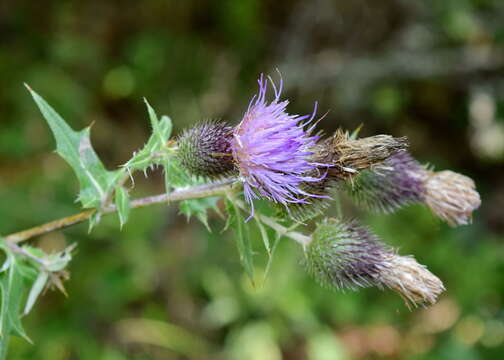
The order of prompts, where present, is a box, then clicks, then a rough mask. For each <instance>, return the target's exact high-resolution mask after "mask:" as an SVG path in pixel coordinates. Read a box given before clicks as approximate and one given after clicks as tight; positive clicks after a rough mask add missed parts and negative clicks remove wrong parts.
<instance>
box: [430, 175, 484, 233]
mask: <svg viewBox="0 0 504 360" xmlns="http://www.w3.org/2000/svg"><path fill="white" fill-rule="evenodd" d="M426 175H427V176H426V180H425V183H424V187H425V200H424V201H425V203H426V204H427V206H429V208H430V209H431V211H432V212H433V213H434V214H436V215H437V216H438V217H440V218H441V219H443V220H445V221H446V222H447V223H448V224H449V225H451V226H457V225H466V224H469V223H470V222H471V218H472V212H473V211H474V210H476V209H477V208H478V207H479V206H480V205H481V199H480V196H479V194H478V192H477V191H476V188H475V185H474V181H473V180H472V179H471V178H469V177H467V176H464V175H462V174H458V173H456V172H453V171H449V170H446V171H440V172H432V171H427V172H426Z"/></svg>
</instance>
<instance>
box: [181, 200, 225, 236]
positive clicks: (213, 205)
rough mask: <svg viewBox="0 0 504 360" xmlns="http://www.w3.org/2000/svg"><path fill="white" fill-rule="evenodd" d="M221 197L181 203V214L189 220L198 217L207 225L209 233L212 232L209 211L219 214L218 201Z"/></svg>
mask: <svg viewBox="0 0 504 360" xmlns="http://www.w3.org/2000/svg"><path fill="white" fill-rule="evenodd" d="M218 200H219V197H217V196H213V197H208V198H202V199H192V200H184V201H181V202H180V206H179V209H180V212H181V213H182V214H184V215H185V216H186V217H187V220H189V219H190V218H191V216H196V217H197V218H198V220H199V221H201V222H202V223H203V225H205V227H206V228H207V229H208V231H211V229H210V226H209V225H208V214H207V211H208V210H209V209H213V210H215V211H217V212H219V208H218V207H217V201H218Z"/></svg>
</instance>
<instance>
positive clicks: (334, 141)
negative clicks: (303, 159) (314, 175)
mask: <svg viewBox="0 0 504 360" xmlns="http://www.w3.org/2000/svg"><path fill="white" fill-rule="evenodd" d="M407 147H408V140H407V139H406V138H405V137H400V138H395V137H393V136H390V135H375V136H370V137H365V138H360V139H351V137H350V136H349V134H348V132H344V131H342V130H337V131H336V132H335V133H334V135H333V136H332V137H330V138H329V139H327V140H325V141H323V142H322V143H321V144H320V146H319V147H318V148H317V150H316V151H317V153H316V156H317V160H318V161H319V162H321V163H329V164H332V165H333V167H332V168H330V170H329V171H330V176H331V177H333V178H338V179H342V178H348V177H349V176H352V175H355V174H357V173H358V172H359V171H362V170H365V169H369V168H371V167H373V166H374V165H376V164H379V163H381V162H382V161H384V160H386V159H388V158H389V157H390V156H392V155H394V154H397V153H399V152H401V151H404V150H406V149H407Z"/></svg>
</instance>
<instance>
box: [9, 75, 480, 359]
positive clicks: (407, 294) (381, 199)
mask: <svg viewBox="0 0 504 360" xmlns="http://www.w3.org/2000/svg"><path fill="white" fill-rule="evenodd" d="M258 83H259V91H258V94H257V95H255V96H254V97H253V98H252V100H251V102H250V104H249V106H248V108H247V110H246V111H245V112H244V115H243V118H242V119H241V121H240V122H239V123H238V124H236V125H235V126H232V125H229V124H226V123H223V122H219V121H206V122H202V123H199V124H196V125H195V126H194V127H192V128H190V129H187V130H185V131H184V132H183V133H182V134H181V135H179V136H178V137H176V138H172V137H171V130H172V122H171V119H170V118H169V117H167V116H162V117H161V118H158V116H157V114H156V112H155V111H154V109H153V108H152V107H151V106H150V105H149V103H148V102H147V101H145V103H146V106H147V112H148V116H149V119H150V124H151V127H152V135H151V137H150V138H149V139H148V140H147V142H146V144H145V146H144V147H143V148H142V149H140V150H139V151H137V152H135V153H134V154H133V156H132V158H131V159H130V160H129V161H127V162H126V163H125V164H123V165H121V166H119V167H118V169H116V170H112V171H110V170H107V169H106V168H105V166H104V165H103V163H102V162H101V160H100V158H99V157H98V155H97V154H96V152H95V151H94V150H93V148H92V145H91V142H90V129H89V128H86V129H84V130H81V131H74V130H73V129H72V128H70V126H69V125H68V124H67V123H66V122H65V120H64V119H63V118H62V117H61V116H60V115H59V114H58V113H57V112H56V111H55V110H54V109H53V108H52V107H51V106H50V105H49V104H48V103H47V102H46V101H45V100H44V99H43V98H42V97H40V96H39V95H38V94H37V93H36V92H35V91H33V90H32V89H31V88H30V87H28V86H27V88H28V90H29V92H30V93H31V95H32V97H33V99H34V100H35V103H36V105H37V106H38V108H39V109H40V111H41V113H42V115H43V117H44V118H45V120H46V121H47V123H48V125H49V127H50V129H51V131H52V133H53V135H54V137H55V140H56V150H57V152H58V154H59V155H61V157H63V159H64V160H65V161H66V162H67V163H68V164H69V165H70V166H71V167H72V169H73V171H74V173H75V175H76V177H77V180H78V182H79V185H80V191H79V194H78V196H77V199H78V201H79V202H80V203H81V205H82V208H83V209H84V210H83V211H82V212H80V213H78V214H75V215H70V216H68V217H65V218H62V219H57V220H54V221H52V222H49V223H46V224H42V225H39V226H36V227H33V228H31V229H27V230H23V231H20V232H17V233H14V234H10V235H5V236H3V237H0V248H1V250H2V251H3V253H4V254H5V257H4V262H3V264H2V265H1V267H0V289H1V293H2V297H1V312H0V359H4V358H5V357H6V352H7V345H8V341H9V336H10V335H17V336H22V337H24V338H25V339H27V340H29V338H28V336H27V334H26V333H25V331H24V329H23V326H22V324H21V317H22V316H24V315H27V314H28V313H30V311H31V310H32V308H33V306H34V304H35V303H36V300H37V298H38V297H39V296H40V294H41V293H42V292H43V291H44V289H46V288H57V289H59V290H61V291H62V292H65V288H64V281H66V280H68V278H69V267H70V265H69V264H70V263H71V260H72V258H73V256H74V252H73V249H74V248H75V247H76V244H75V243H74V244H71V245H70V246H68V247H67V248H65V249H62V250H61V251H59V252H56V253H51V254H48V253H45V252H44V251H43V250H42V249H40V248H36V247H32V246H30V245H28V244H26V241H28V240H30V239H33V238H36V237H37V236H40V235H42V234H45V233H47V232H50V231H57V230H59V229H62V228H65V227H68V226H71V225H73V224H77V223H80V222H84V221H88V222H89V230H90V231H91V230H92V229H93V228H94V227H95V226H97V225H98V224H99V222H100V220H101V218H102V217H103V216H105V215H108V214H111V213H117V214H118V217H119V224H120V226H122V225H124V224H125V223H126V222H127V221H128V220H129V217H130V212H131V210H132V209H135V208H139V207H145V206H151V205H155V204H168V203H173V202H178V203H179V206H180V211H181V213H183V214H185V215H186V216H188V217H191V216H195V217H196V218H197V219H199V220H200V221H201V222H203V223H204V224H205V226H207V227H208V221H207V211H208V210H209V209H219V204H221V201H222V202H223V203H224V204H223V205H224V206H223V207H224V208H225V210H226V212H227V221H226V224H225V229H227V228H231V229H233V230H234V232H235V238H236V243H237V249H238V253H239V259H240V262H241V263H242V265H243V268H244V270H245V272H246V273H247V275H248V276H249V277H250V279H251V280H252V281H253V279H254V264H253V260H254V259H253V249H252V243H251V240H250V231H253V229H257V230H258V232H259V233H260V234H261V236H262V238H263V241H264V245H265V248H266V251H267V253H268V255H269V256H270V261H271V256H272V253H273V249H274V247H275V244H276V242H277V241H278V239H280V238H281V237H285V238H288V239H291V240H293V241H295V242H297V243H299V244H300V245H301V251H302V253H303V254H304V261H303V262H304V264H305V267H306V270H307V272H308V274H310V275H311V276H312V277H313V278H314V279H315V280H316V281H318V282H319V283H320V284H321V285H323V286H327V287H330V288H333V289H336V290H345V289H349V290H358V289H360V288H363V287H371V286H373V287H377V288H380V289H391V290H393V291H395V292H397V293H398V294H399V295H400V296H401V297H402V298H403V299H404V300H405V302H406V304H407V305H408V307H412V306H417V305H429V304H433V303H435V302H436V300H437V299H438V297H439V296H440V295H441V293H442V292H443V291H444V290H445V289H444V286H443V283H442V282H441V280H440V279H438V278H437V277H436V276H435V275H434V274H432V273H431V272H429V270H427V267H426V266H424V265H420V264H419V263H418V262H417V261H416V260H415V258H414V257H413V256H404V255H399V254H398V251H397V250H396V249H393V248H391V247H390V246H388V245H386V244H385V243H384V242H382V241H381V240H380V239H379V238H378V237H377V236H376V235H374V234H373V233H372V232H371V231H370V230H369V229H367V228H366V227H365V226H363V225H361V224H359V223H358V222H357V221H355V220H353V221H347V220H344V219H343V218H341V217H340V218H337V219H327V218H325V219H324V218H323V219H322V220H320V219H318V220H314V219H315V218H317V217H323V215H324V214H323V213H324V209H325V207H326V206H327V204H330V203H331V201H334V200H337V198H338V196H339V192H341V191H342V190H343V191H347V192H348V193H350V194H351V195H352V197H353V198H354V199H355V200H356V203H357V204H358V205H363V206H365V207H367V208H369V209H371V210H381V211H385V212H391V211H393V210H396V209H398V208H400V207H402V206H406V205H408V204H410V203H423V204H425V205H427V207H428V208H429V209H430V210H431V211H432V213H433V214H434V215H435V216H437V217H439V218H440V219H441V220H443V221H446V222H447V223H448V224H449V225H451V226H457V225H463V224H467V223H469V222H470V221H471V217H472V212H473V211H474V210H476V209H477V208H478V207H479V205H480V198H479V194H478V193H477V191H476V190H475V186H474V183H473V181H472V180H471V179H469V178H468V177H466V176H464V175H461V174H457V173H454V172H452V171H441V172H434V171H433V170H432V169H430V168H428V167H426V166H424V165H421V164H420V163H419V162H418V161H416V160H415V159H413V157H412V156H411V155H410V154H409V153H408V152H407V147H408V143H407V140H406V139H405V138H394V137H392V136H389V135H376V136H371V137H365V138H358V136H357V135H358V132H354V133H352V134H350V133H348V132H346V131H343V130H338V131H336V133H335V134H333V135H331V136H327V137H325V136H324V135H323V134H322V133H320V132H317V131H316V124H317V116H316V110H317V105H316V104H315V107H314V110H313V111H312V112H311V113H310V114H309V115H292V114H289V113H288V112H287V106H288V104H289V102H288V100H284V99H282V98H281V97H282V80H280V82H279V83H278V84H275V83H274V82H273V80H272V79H271V78H269V77H268V78H265V77H264V76H262V75H261V77H260V78H259V80H258ZM270 89H271V90H272V92H273V94H272V96H268V94H269V92H268V90H270ZM270 98H271V99H270ZM152 167H161V168H162V169H163V172H164V177H165V192H163V193H162V194H157V195H152V196H148V197H143V198H135V199H132V196H131V194H132V192H133V185H134V183H133V182H132V184H128V182H131V180H130V179H132V178H133V177H134V173H135V172H138V171H141V172H146V171H147V170H148V169H149V168H152ZM257 199H264V200H265V202H267V203H270V204H271V205H272V206H273V207H276V208H277V209H279V210H280V211H279V212H278V213H277V214H278V216H275V217H271V216H267V215H266V214H264V213H263V212H261V211H258V210H255V211H254V201H255V200H257ZM251 219H254V221H250V220H251ZM312 220H313V221H314V222H315V223H316V227H315V230H314V231H312V232H310V230H309V229H311V227H310V224H309V222H312ZM252 226H257V228H253V227H252ZM267 227H269V228H271V229H272V230H273V232H274V233H276V237H275V243H274V244H273V246H272V245H271V241H270V239H269V237H268V232H267V231H266V230H265V229H266V228H267ZM300 228H301V229H302V230H301V231H299V229H300ZM295 229H298V230H295ZM29 341H30V340H29Z"/></svg>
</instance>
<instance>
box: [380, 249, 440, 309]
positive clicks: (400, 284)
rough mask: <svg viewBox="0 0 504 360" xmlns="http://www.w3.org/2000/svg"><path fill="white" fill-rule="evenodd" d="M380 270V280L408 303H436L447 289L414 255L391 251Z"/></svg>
mask: <svg viewBox="0 0 504 360" xmlns="http://www.w3.org/2000/svg"><path fill="white" fill-rule="evenodd" d="M384 264H386V266H384V267H383V269H382V271H381V272H380V282H381V284H383V285H384V286H386V287H388V288H390V289H392V290H394V291H396V292H397V293H398V294H399V295H401V297H402V298H403V299H404V300H405V302H406V304H407V305H408V306H409V304H412V305H414V306H416V305H418V304H434V303H436V301H437V298H438V296H439V295H440V294H441V293H442V292H443V291H444V290H445V287H444V285H443V283H442V282H441V280H439V278H438V277H437V276H435V275H434V274H432V273H431V272H430V271H429V270H427V267H426V266H425V265H421V264H419V263H418V262H417V261H416V260H415V258H414V257H413V256H400V255H397V254H395V253H389V254H388V256H387V258H386V259H385V260H384Z"/></svg>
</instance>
